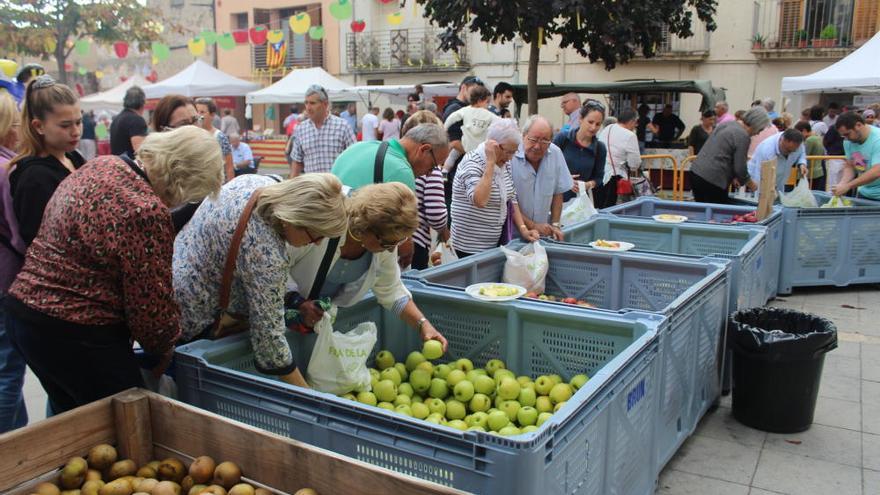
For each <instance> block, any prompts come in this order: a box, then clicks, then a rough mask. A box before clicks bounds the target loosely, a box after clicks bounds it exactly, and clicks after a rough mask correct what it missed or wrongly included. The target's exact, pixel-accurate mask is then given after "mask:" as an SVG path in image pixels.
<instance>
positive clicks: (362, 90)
mask: <svg viewBox="0 0 880 495" xmlns="http://www.w3.org/2000/svg"><path fill="white" fill-rule="evenodd" d="M458 87H459V85H458V84H456V83H433V84H422V91H423V92H424V95H425V97H427V98H431V97H434V96H444V97H454V96H457V95H458ZM348 91H349V92H351V93H356V94H358V95H360V96H361V98H363V97H366V98H368V99H369V98H372V97H373V96H374V95H377V96H378V95H382V96H386V97H388V99H389V100H390V101H391V102H392V103H399V104H404V103H406V97H407V96H408V95H409V94H411V93H415V92H416V85H415V84H398V85H382V86H352V87H351V88H348Z"/></svg>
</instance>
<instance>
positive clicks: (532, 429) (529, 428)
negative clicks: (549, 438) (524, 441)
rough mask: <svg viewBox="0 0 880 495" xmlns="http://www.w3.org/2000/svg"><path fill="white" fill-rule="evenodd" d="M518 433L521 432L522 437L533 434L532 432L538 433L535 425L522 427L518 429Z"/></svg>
mask: <svg viewBox="0 0 880 495" xmlns="http://www.w3.org/2000/svg"><path fill="white" fill-rule="evenodd" d="M520 431H521V432H522V434H523V435H525V434H526V433H533V432H536V431H538V427H537V426H535V425H528V426H523V427H522V428H521V429H520Z"/></svg>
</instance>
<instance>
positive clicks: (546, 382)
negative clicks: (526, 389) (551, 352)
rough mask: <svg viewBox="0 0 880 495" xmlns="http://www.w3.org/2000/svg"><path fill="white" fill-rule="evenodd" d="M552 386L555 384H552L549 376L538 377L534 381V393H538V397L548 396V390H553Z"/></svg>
mask: <svg viewBox="0 0 880 495" xmlns="http://www.w3.org/2000/svg"><path fill="white" fill-rule="evenodd" d="M554 385H556V383H554V382H553V379H552V378H550V377H549V376H546V375H542V376H539V377H538V379H537V380H535V392H538V395H550V390H552V389H553V386H554Z"/></svg>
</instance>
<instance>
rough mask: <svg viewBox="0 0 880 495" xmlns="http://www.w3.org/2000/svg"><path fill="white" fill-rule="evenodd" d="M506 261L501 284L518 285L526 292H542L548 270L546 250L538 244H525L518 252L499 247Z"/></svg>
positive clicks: (548, 263)
mask: <svg viewBox="0 0 880 495" xmlns="http://www.w3.org/2000/svg"><path fill="white" fill-rule="evenodd" d="M501 250H502V251H503V252H504V256H505V257H507V261H506V262H505V263H504V276H503V277H502V282H504V283H506V284H514V285H519V286H520V287H524V288H525V289H526V291H528V292H537V293H538V294H541V293H543V292H544V279H545V278H546V277H547V271H548V270H549V269H550V262H549V261H548V260H547V250H546V249H545V248H544V246H542V245H541V244H540V243H538V242H532V243H529V244H527V245H526V246H525V247H523V248H522V249H520V250H519V251H514V250H512V249H508V248H506V247H504V246H502V247H501Z"/></svg>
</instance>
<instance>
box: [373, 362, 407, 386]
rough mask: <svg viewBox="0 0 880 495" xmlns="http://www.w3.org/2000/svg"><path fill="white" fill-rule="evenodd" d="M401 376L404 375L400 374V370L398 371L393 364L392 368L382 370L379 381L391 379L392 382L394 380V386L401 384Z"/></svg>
mask: <svg viewBox="0 0 880 495" xmlns="http://www.w3.org/2000/svg"><path fill="white" fill-rule="evenodd" d="M401 378H402V377H401V376H400V372H399V371H397V369H396V368H395V367H394V366H392V367H390V368H385V369H384V370H382V373H381V375H380V376H379V381H382V380H391V381H392V382H394V386H395V387H396V386H398V385H400V382H401V381H403V380H401Z"/></svg>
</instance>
